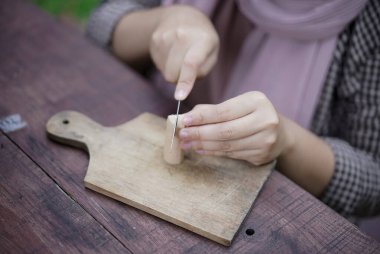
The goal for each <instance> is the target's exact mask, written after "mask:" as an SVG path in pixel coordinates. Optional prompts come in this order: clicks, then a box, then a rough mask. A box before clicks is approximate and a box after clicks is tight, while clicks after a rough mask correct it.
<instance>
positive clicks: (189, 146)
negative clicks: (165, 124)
mask: <svg viewBox="0 0 380 254" xmlns="http://www.w3.org/2000/svg"><path fill="white" fill-rule="evenodd" d="M191 147H192V143H191V142H186V143H182V144H181V148H182V149H185V150H187V149H190V148H191Z"/></svg>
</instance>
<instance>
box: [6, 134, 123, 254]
mask: <svg viewBox="0 0 380 254" xmlns="http://www.w3.org/2000/svg"><path fill="white" fill-rule="evenodd" d="M0 165H1V166H0V174H1V177H0V250H1V251H2V252H3V253H4V252H5V253H46V252H54V253H57V252H61V253H70V252H83V251H91V252H92V253H95V252H97V253H99V252H104V251H105V250H106V251H107V253H121V252H123V253H129V251H128V249H127V248H125V247H124V246H123V245H122V244H121V243H120V242H118V241H117V240H116V239H115V238H114V237H113V236H112V235H110V234H109V232H108V231H107V230H105V229H104V228H103V226H102V225H100V224H99V223H98V222H97V221H96V220H95V219H94V218H93V217H92V216H91V215H90V214H88V213H87V212H86V211H85V210H84V209H83V208H82V207H81V206H80V205H79V204H77V203H76V202H75V201H74V200H73V199H72V198H71V197H70V196H68V195H67V194H66V193H65V192H64V191H63V190H62V189H61V188H60V187H59V186H58V185H57V184H56V183H54V182H53V180H52V179H50V177H49V176H47V175H46V174H45V173H44V172H43V171H42V170H41V169H40V168H39V167H38V166H37V165H36V164H35V163H34V162H33V161H32V160H30V159H29V158H28V157H27V156H26V155H25V154H24V153H23V152H22V151H21V150H20V149H18V148H17V147H16V145H15V144H13V143H12V142H11V141H10V140H9V139H8V138H7V137H6V136H4V135H2V134H1V133H0Z"/></svg>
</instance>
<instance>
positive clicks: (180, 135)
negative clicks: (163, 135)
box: [179, 130, 189, 138]
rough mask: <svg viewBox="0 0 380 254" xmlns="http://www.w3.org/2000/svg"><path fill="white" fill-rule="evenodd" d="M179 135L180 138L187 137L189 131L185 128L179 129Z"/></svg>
mask: <svg viewBox="0 0 380 254" xmlns="http://www.w3.org/2000/svg"><path fill="white" fill-rule="evenodd" d="M179 137H180V138H187V137H189V132H188V131H186V130H181V131H180V132H179Z"/></svg>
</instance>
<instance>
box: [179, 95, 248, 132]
mask: <svg viewBox="0 0 380 254" xmlns="http://www.w3.org/2000/svg"><path fill="white" fill-rule="evenodd" d="M249 94H250V93H245V94H242V95H239V96H237V97H234V98H232V99H229V100H227V101H224V102H222V103H220V104H217V105H209V104H207V105H197V106H195V107H194V108H193V109H192V110H191V111H190V112H188V113H185V114H183V119H184V123H185V125H186V126H194V125H204V124H212V123H220V122H225V121H231V120H234V119H237V118H240V117H243V116H245V115H248V114H250V113H252V112H253V111H254V110H255V102H254V99H252V98H250V95H249Z"/></svg>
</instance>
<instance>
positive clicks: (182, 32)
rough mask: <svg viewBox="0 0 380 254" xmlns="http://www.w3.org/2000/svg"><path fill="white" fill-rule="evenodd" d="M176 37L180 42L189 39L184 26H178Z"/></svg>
mask: <svg viewBox="0 0 380 254" xmlns="http://www.w3.org/2000/svg"><path fill="white" fill-rule="evenodd" d="M175 36H176V39H177V40H178V41H180V42H184V41H186V40H187V36H186V32H185V30H184V29H183V28H177V29H176V30H175Z"/></svg>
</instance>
